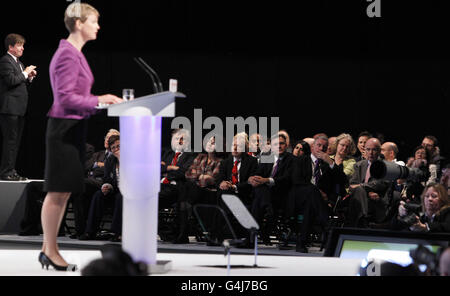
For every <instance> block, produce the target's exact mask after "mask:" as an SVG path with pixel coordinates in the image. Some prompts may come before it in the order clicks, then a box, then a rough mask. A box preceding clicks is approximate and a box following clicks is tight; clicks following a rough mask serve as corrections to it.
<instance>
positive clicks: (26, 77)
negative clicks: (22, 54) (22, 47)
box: [8, 51, 33, 82]
mask: <svg viewBox="0 0 450 296" xmlns="http://www.w3.org/2000/svg"><path fill="white" fill-rule="evenodd" d="M8 54H9V55H10V56H12V57H13V59H14V61H16V63H17V57H16V56H15V55H13V54H11V53H10V52H9V51H8ZM19 67H20V70H22V74H23V76H25V79H28V74H27V72H25V71H24V70H23V68H22V65H21V64H19ZM29 80H30V82H31V81H32V80H33V78H30V79H29Z"/></svg>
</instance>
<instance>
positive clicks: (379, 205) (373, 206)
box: [347, 138, 389, 227]
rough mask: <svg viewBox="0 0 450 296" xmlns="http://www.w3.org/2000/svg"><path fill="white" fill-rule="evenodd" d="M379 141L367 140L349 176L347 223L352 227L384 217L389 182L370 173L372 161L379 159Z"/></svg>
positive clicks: (365, 225) (379, 220)
mask: <svg viewBox="0 0 450 296" xmlns="http://www.w3.org/2000/svg"><path fill="white" fill-rule="evenodd" d="M380 155H381V143H380V140H378V139H377V138H371V139H369V140H367V142H366V145H365V158H366V159H364V160H361V161H359V162H357V163H356V164H355V172H354V173H353V175H352V176H351V178H350V202H349V215H348V221H347V223H348V224H350V225H349V226H352V227H368V226H369V222H375V223H382V222H384V220H385V218H386V211H387V208H388V200H387V198H386V196H385V194H386V191H387V189H388V188H389V184H387V182H384V181H382V180H376V179H375V178H373V177H372V176H371V174H370V167H371V165H372V163H373V162H374V161H376V160H378V159H380Z"/></svg>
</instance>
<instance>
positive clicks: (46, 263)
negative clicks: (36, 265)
mask: <svg viewBox="0 0 450 296" xmlns="http://www.w3.org/2000/svg"><path fill="white" fill-rule="evenodd" d="M39 262H40V263H41V265H42V269H44V266H45V268H47V270H48V267H49V266H52V267H53V268H54V269H55V270H57V271H77V269H78V268H77V266H76V265H75V264H69V265H67V266H60V265H56V264H55V263H53V261H52V260H50V258H48V257H47V255H45V253H44V252H41V253H40V254H39Z"/></svg>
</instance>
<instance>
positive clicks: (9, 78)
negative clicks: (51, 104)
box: [0, 34, 37, 181]
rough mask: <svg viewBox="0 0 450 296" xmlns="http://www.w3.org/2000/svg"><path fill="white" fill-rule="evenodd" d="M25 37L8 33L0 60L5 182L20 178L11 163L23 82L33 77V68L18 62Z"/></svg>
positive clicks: (1, 173)
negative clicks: (4, 49) (4, 53)
mask: <svg viewBox="0 0 450 296" xmlns="http://www.w3.org/2000/svg"><path fill="white" fill-rule="evenodd" d="M24 44H25V39H24V38H23V37H22V36H20V35H17V34H9V35H8V36H7V37H6V39H5V47H6V50H7V53H6V55H4V56H3V57H2V58H1V59H0V122H1V123H0V125H1V129H2V134H3V150H2V159H1V165H0V178H1V179H2V180H6V181H24V180H26V178H24V177H21V176H19V175H18V173H17V171H16V169H15V165H16V158H17V153H18V151H19V145H20V141H21V138H22V132H23V127H24V123H25V117H24V116H25V112H26V110H27V104H28V90H27V85H28V84H29V83H31V81H32V80H33V79H34V77H36V75H37V72H36V70H35V69H36V67H35V66H29V67H27V68H25V66H24V65H23V64H22V63H21V62H20V60H19V58H20V57H22V55H23V51H24Z"/></svg>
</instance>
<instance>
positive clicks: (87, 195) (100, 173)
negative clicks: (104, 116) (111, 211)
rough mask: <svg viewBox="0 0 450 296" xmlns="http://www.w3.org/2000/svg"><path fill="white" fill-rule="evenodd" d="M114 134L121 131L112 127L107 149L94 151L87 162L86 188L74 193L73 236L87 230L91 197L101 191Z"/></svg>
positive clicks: (107, 137) (72, 197)
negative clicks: (111, 138)
mask: <svg viewBox="0 0 450 296" xmlns="http://www.w3.org/2000/svg"><path fill="white" fill-rule="evenodd" d="M113 135H116V136H119V135H120V132H119V131H118V130H115V129H110V130H109V131H108V133H107V134H106V136H105V141H104V144H103V145H104V147H105V150H102V151H98V152H95V153H93V155H92V157H90V158H88V160H87V161H86V163H85V170H86V178H85V179H84V184H85V190H84V192H82V193H77V194H72V196H71V201H72V207H73V213H74V219H75V233H74V234H73V235H71V236H70V237H71V238H79V237H80V236H81V235H83V234H84V233H85V232H86V221H87V217H88V211H89V207H90V204H91V199H92V197H93V196H94V194H95V192H97V191H99V190H100V189H101V187H102V184H103V177H104V173H105V162H106V160H107V159H108V157H110V156H111V155H113V154H112V152H111V151H110V149H109V143H108V142H109V138H110V137H111V136H113Z"/></svg>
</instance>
